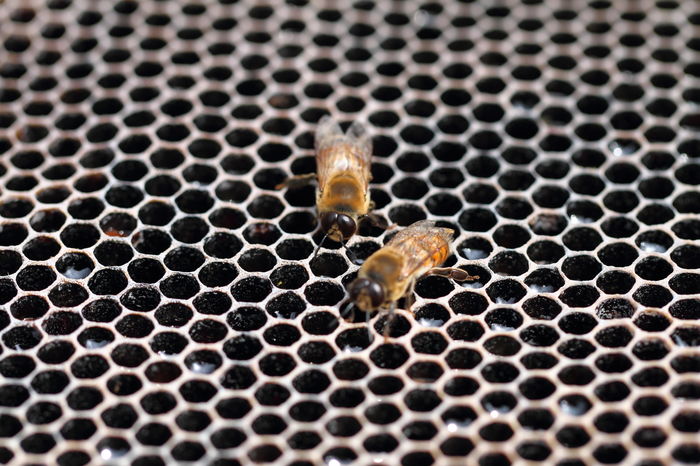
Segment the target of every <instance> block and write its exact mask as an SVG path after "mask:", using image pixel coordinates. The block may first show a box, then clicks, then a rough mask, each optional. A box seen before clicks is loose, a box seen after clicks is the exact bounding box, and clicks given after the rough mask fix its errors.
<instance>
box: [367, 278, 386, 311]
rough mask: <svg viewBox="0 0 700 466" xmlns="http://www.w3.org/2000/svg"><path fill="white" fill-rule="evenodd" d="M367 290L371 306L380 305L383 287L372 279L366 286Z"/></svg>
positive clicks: (382, 298)
mask: <svg viewBox="0 0 700 466" xmlns="http://www.w3.org/2000/svg"><path fill="white" fill-rule="evenodd" d="M367 292H368V294H369V297H370V299H371V300H372V306H374V307H375V308H377V307H379V306H381V305H382V303H383V302H384V289H383V288H382V286H381V285H380V284H379V283H377V282H374V281H373V282H370V283H369V286H368V287H367Z"/></svg>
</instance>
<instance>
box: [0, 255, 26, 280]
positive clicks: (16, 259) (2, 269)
mask: <svg viewBox="0 0 700 466" xmlns="http://www.w3.org/2000/svg"><path fill="white" fill-rule="evenodd" d="M21 265H22V255H21V254H19V253H18V252H15V251H12V250H10V249H3V250H0V275H12V274H13V273H15V272H16V271H17V270H19V268H20V266H21Z"/></svg>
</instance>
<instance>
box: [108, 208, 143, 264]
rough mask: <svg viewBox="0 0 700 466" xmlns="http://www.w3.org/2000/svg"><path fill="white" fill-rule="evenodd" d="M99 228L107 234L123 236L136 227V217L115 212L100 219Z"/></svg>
mask: <svg viewBox="0 0 700 466" xmlns="http://www.w3.org/2000/svg"><path fill="white" fill-rule="evenodd" d="M100 228H101V229H102V231H103V232H104V233H105V234H106V235H107V236H118V237H125V236H129V235H130V234H131V233H132V232H133V231H134V230H135V229H136V219H135V218H134V217H132V216H131V215H129V214H126V213H119V212H115V213H111V214H107V215H105V216H104V217H102V218H101V219H100ZM110 243H112V242H110ZM120 265H121V264H120Z"/></svg>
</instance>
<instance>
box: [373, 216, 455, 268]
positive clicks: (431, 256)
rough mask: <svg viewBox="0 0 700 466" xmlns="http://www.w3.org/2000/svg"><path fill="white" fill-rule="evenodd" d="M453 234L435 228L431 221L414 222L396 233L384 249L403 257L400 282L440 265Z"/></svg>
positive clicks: (447, 254)
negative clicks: (387, 248) (389, 248)
mask: <svg viewBox="0 0 700 466" xmlns="http://www.w3.org/2000/svg"><path fill="white" fill-rule="evenodd" d="M453 234H454V231H453V230H451V229H449V228H441V227H436V226H435V222H433V221H431V220H423V221H420V222H416V223H414V224H413V225H411V226H409V227H407V228H405V229H403V230H401V231H400V232H398V233H397V234H396V235H395V236H394V237H393V238H392V239H391V240H390V241H389V242H388V243H387V244H386V247H391V248H392V249H395V250H396V251H397V252H398V253H399V254H401V256H402V257H404V264H403V268H402V270H401V276H400V280H407V279H412V278H418V277H420V276H421V275H423V274H424V273H425V272H427V271H428V270H430V269H431V268H433V267H437V266H439V265H440V264H442V263H443V262H444V261H445V259H447V256H449V255H450V241H451V240H452V235H453Z"/></svg>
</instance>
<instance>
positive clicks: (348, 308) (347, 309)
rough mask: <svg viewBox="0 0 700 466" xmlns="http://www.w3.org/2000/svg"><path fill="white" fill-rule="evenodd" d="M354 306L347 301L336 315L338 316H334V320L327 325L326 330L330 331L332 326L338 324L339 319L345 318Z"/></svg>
mask: <svg viewBox="0 0 700 466" xmlns="http://www.w3.org/2000/svg"><path fill="white" fill-rule="evenodd" d="M354 305H355V303H353V302H352V301H349V302H348V304H347V305H346V306H345V307H344V308H343V309H342V310H341V311H340V312H339V313H338V315H337V316H335V319H334V320H332V321H331V322H330V323H329V324H328V329H329V330H330V329H331V328H332V327H333V324H340V319H344V318H345V316H347V315H348V314H350V311H352V307H353V306H354Z"/></svg>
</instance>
